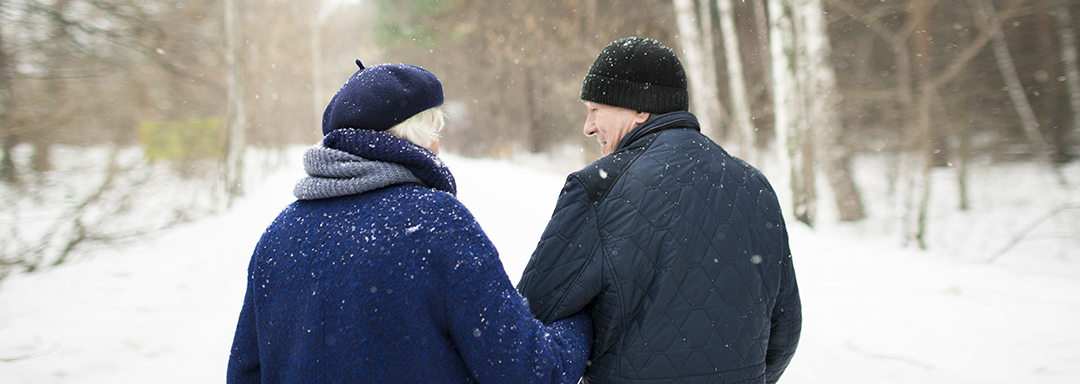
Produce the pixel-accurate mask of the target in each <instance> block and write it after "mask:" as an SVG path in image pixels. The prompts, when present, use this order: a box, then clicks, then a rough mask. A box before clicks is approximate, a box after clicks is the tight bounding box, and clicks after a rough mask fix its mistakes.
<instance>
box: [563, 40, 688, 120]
mask: <svg viewBox="0 0 1080 384" xmlns="http://www.w3.org/2000/svg"><path fill="white" fill-rule="evenodd" d="M581 100H585V101H591V102H594V103H600V104H605V105H610V106H615V107H621V108H627V109H633V110H635V111H640V112H649V113H653V114H663V113H668V112H676V111H686V110H687V109H688V108H689V107H690V94H689V92H688V91H687V83H686V73H685V72H684V71H683V67H682V63H680V62H679V57H678V56H676V55H675V52H674V51H672V50H671V49H670V48H668V47H666V46H664V45H663V44H661V43H660V42H658V41H656V40H653V39H647V38H642V37H628V38H625V39H619V40H616V41H614V42H612V43H611V44H608V46H607V47H604V49H603V50H602V51H600V54H599V55H597V56H596V60H594V61H593V64H592V67H590V68H589V73H588V74H587V75H585V79H584V81H582V84H581Z"/></svg>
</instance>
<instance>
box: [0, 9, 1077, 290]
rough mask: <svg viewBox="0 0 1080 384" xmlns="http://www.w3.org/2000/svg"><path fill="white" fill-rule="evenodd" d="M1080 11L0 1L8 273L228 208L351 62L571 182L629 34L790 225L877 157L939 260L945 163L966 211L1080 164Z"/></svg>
mask: <svg viewBox="0 0 1080 384" xmlns="http://www.w3.org/2000/svg"><path fill="white" fill-rule="evenodd" d="M1078 12H1080V2H1077V1H1068V0H964V1H935V0H745V1H743V0H740V1H735V0H713V1H709V0H700V1H696V0H672V1H666V0H637V1H627V0H612V1H600V0H551V1H533V2H523V1H515V2H510V1H480V0H441V1H439V0H417V1H391V0H363V1H348V0H339V1H335V0H320V1H303V2H298V1H288V0H259V1H254V0H188V1H150V0H0V21H2V23H3V24H2V25H0V149H2V157H0V182H2V187H0V192H2V194H0V225H2V231H0V279H2V278H3V277H4V276H7V275H8V274H10V273H12V272H22V271H26V272H34V271H38V270H41V269H43V268H45V267H48V266H51V265H58V264H61V263H63V262H64V261H66V260H68V259H69V258H70V257H71V256H72V255H76V254H78V252H80V251H82V250H85V249H87V248H88V247H91V246H94V245H105V244H113V243H116V242H122V241H125V240H130V239H135V238H138V237H140V236H143V235H145V234H148V233H152V232H154V231H157V230H160V229H164V228H169V227H172V226H174V225H176V224H179V223H183V222H187V221H190V220H192V219H194V218H197V217H201V216H204V215H208V214H212V213H215V212H219V211H220V210H222V209H227V208H228V206H229V204H230V202H231V201H232V199H233V198H234V197H235V196H239V195H241V194H242V193H243V192H244V186H245V184H247V183H245V180H251V179H254V178H258V177H259V175H261V174H265V173H267V172H271V171H272V170H273V169H274V168H275V167H276V166H277V165H278V164H281V162H282V158H281V156H282V154H283V153H285V149H287V148H289V147H291V146H296V145H311V144H313V143H314V142H316V141H318V139H319V137H320V135H319V132H320V120H321V115H322V111H323V108H324V107H325V104H326V103H327V102H328V100H329V99H330V97H331V96H332V95H333V94H334V92H336V90H337V88H338V87H339V86H340V85H341V84H342V83H343V82H344V81H345V80H346V79H347V78H348V77H349V75H351V74H352V73H353V72H354V71H355V70H356V69H357V68H356V66H355V64H354V63H353V61H354V60H355V59H360V60H361V61H363V62H364V63H365V64H366V65H373V64H378V63H384V62H404V63H410V64H415V65H419V66H422V67H424V68H427V69H429V70H431V71H432V72H433V73H435V74H436V75H437V76H438V77H440V79H442V82H443V85H444V87H445V93H446V97H447V102H446V104H445V105H444V108H445V109H446V110H447V111H448V112H449V113H450V116H451V118H450V120H449V122H448V125H447V128H446V131H445V132H444V139H443V142H442V148H443V150H445V151H447V152H450V153H454V154H458V155H463V156H469V157H488V158H500V159H521V158H523V157H529V158H542V159H545V160H544V161H546V162H548V163H551V164H556V165H557V166H560V167H564V168H565V169H566V170H571V169H575V168H576V167H580V166H582V165H584V164H587V163H588V162H590V161H591V160H593V159H596V158H597V157H599V151H598V148H597V146H596V145H595V142H594V141H593V139H591V138H586V137H584V136H582V135H581V129H580V127H581V124H582V122H583V120H584V108H583V107H582V106H581V104H580V102H579V101H578V92H579V89H580V84H581V79H582V78H583V76H584V74H585V72H586V71H587V70H588V68H589V66H590V64H591V63H592V60H593V59H594V58H595V56H596V54H597V53H598V52H599V51H600V49H602V48H603V47H604V46H605V45H607V44H608V43H609V42H611V41H613V40H616V39H618V38H622V37H627V36H645V37H650V38H654V39H657V40H659V41H661V42H663V43H664V44H666V45H668V46H670V47H672V48H674V49H675V50H676V51H677V52H678V53H679V55H680V57H681V58H682V60H683V63H684V66H685V67H686V68H687V73H688V75H689V77H690V81H691V94H692V106H691V111H692V112H695V114H696V115H697V116H698V117H699V119H700V120H701V122H702V126H703V131H704V132H705V133H706V134H707V135H708V136H709V137H711V138H712V139H713V140H715V141H717V142H718V143H720V144H721V145H723V146H724V147H725V148H727V149H728V150H729V151H730V152H732V153H733V154H735V155H736V156H739V157H742V158H744V159H746V160H748V161H750V162H751V163H753V164H755V165H757V166H759V167H760V168H762V169H764V170H765V171H766V174H768V175H769V177H770V179H772V180H773V183H774V184H775V185H777V186H778V189H780V190H781V192H782V196H783V197H784V203H785V212H786V213H787V214H788V215H789V216H790V217H791V220H800V221H802V222H805V223H807V224H810V225H814V224H815V223H816V222H819V221H821V220H838V221H854V222H857V221H860V220H865V219H866V218H867V214H868V213H867V212H866V211H865V209H864V207H863V202H862V197H861V196H860V194H859V190H860V186H859V185H858V184H857V183H856V180H854V179H853V177H852V176H851V175H852V167H853V166H854V165H855V164H857V163H858V162H859V161H863V160H864V159H868V158H873V159H875V160H879V161H883V162H884V163H885V164H887V166H886V167H883V169H884V170H885V171H884V172H885V175H883V179H884V180H886V181H887V183H888V187H887V188H888V190H889V191H890V193H889V196H890V198H892V199H894V200H895V204H893V205H894V206H895V207H896V208H895V209H896V211H897V214H896V217H897V220H896V223H895V228H894V230H895V231H896V232H897V234H898V235H897V237H898V238H899V239H900V240H901V241H902V242H904V243H905V244H909V245H911V246H917V247H921V248H927V247H928V243H927V240H926V237H927V234H926V231H927V229H926V220H927V217H928V215H927V210H929V209H930V207H931V206H932V204H931V203H930V201H929V199H930V196H931V194H930V190H931V188H933V186H934V183H935V182H937V183H941V182H942V181H940V180H939V179H934V178H933V177H932V175H933V174H934V172H935V170H938V169H942V168H952V169H955V174H956V175H957V177H956V178H955V179H954V180H949V181H947V182H949V183H955V184H956V187H955V189H956V191H957V195H958V198H957V204H956V207H955V209H956V210H958V211H963V210H966V209H969V202H968V200H969V199H968V197H967V196H968V195H969V194H970V191H968V190H967V187H966V185H967V184H966V180H967V176H966V175H967V174H968V169H969V167H977V166H982V165H988V164H1001V163H1015V162H1024V163H1034V164H1038V165H1039V166H1040V167H1043V168H1046V169H1047V170H1049V172H1055V173H1058V174H1059V175H1060V172H1063V171H1062V170H1063V169H1070V168H1067V167H1065V166H1066V165H1068V164H1070V163H1071V162H1075V159H1076V158H1077V156H1078V155H1080V118H1077V116H1080V65H1078V58H1077V53H1076V52H1077V40H1076V34H1075V31H1076V30H1077V28H1078V27H1080V21H1078V20H1077V17H1076V16H1074V15H1077V13H1078ZM1071 169H1075V168H1071ZM163 180H170V182H163ZM175 180H180V181H182V183H180V184H178V183H176V182H173V181H175ZM1060 180H1061V181H1062V182H1064V181H1065V180H1066V178H1065V177H1063V176H1062V177H1060ZM162 185H167V186H168V187H167V188H166V189H162V188H160V186H162ZM177 185H182V186H183V187H177ZM824 197H831V200H829V201H824ZM819 200H820V201H819ZM823 207H829V208H828V209H825V208H823ZM1078 208H1080V207H1078V206H1077V205H1076V203H1075V202H1073V201H1071V200H1062V201H1061V202H1060V203H1056V204H1050V209H1049V210H1048V211H1046V212H1044V215H1043V216H1041V217H1046V218H1050V217H1054V216H1056V215H1058V214H1060V213H1062V212H1073V211H1075V210H1077V209H1078ZM828 212H834V214H830V213H828ZM1041 217H1036V218H1033V220H1034V222H1033V223H1032V225H1036V224H1039V223H1040V222H1042V221H1045V220H1046V219H1043V218H1041ZM1025 231H1026V229H1024V228H1018V229H1017V230H1016V231H1014V232H1013V233H1012V235H1015V236H1016V237H1017V238H1018V239H1019V238H1022V237H1023V236H1024V235H1025V234H1026V233H1025ZM1075 235H1076V234H1075V233H1074V234H1072V235H1070V236H1075ZM991 256H992V257H995V255H991Z"/></svg>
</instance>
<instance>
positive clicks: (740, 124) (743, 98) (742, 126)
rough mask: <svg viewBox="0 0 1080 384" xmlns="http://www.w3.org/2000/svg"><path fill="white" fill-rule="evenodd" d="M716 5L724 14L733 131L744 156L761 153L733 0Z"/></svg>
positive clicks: (722, 1)
mask: <svg viewBox="0 0 1080 384" xmlns="http://www.w3.org/2000/svg"><path fill="white" fill-rule="evenodd" d="M716 8H717V9H718V10H719V14H720V29H721V32H722V33H723V37H724V55H725V57H726V59H727V60H726V62H727V80H728V89H729V91H730V93H731V125H732V127H733V128H734V129H731V130H730V131H731V132H732V133H733V135H734V136H735V140H733V141H734V142H735V143H736V145H737V148H738V151H739V153H740V156H743V157H746V158H752V157H755V156H757V155H756V152H757V151H756V149H755V147H754V131H755V130H756V129H755V128H754V122H753V121H752V120H751V119H750V116H751V114H750V102H749V98H750V97H749V95H748V94H747V90H746V80H745V77H744V75H743V60H742V52H741V51H740V50H739V32H738V29H736V27H735V11H734V7H733V6H732V0H716ZM752 162H756V161H752Z"/></svg>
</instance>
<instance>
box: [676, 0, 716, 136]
mask: <svg viewBox="0 0 1080 384" xmlns="http://www.w3.org/2000/svg"><path fill="white" fill-rule="evenodd" d="M672 3H673V4H674V5H675V20H676V23H677V25H678V28H679V45H680V46H681V47H682V55H681V56H682V57H683V58H684V59H685V60H684V62H683V67H684V68H685V69H686V77H687V80H688V81H689V83H690V84H689V86H690V105H691V107H692V108H693V109H694V110H696V111H701V113H698V114H697V118H698V123H700V124H701V132H702V133H704V134H705V135H706V136H709V137H714V138H719V136H718V135H719V133H720V132H721V131H720V127H719V122H714V121H712V120H711V118H712V116H711V115H710V114H709V111H710V110H719V108H717V107H713V106H712V105H713V104H714V103H715V105H719V104H720V102H719V99H718V97H717V94H716V86H715V84H716V83H715V81H713V82H712V83H710V82H709V81H708V80H709V79H710V78H712V79H714V80H715V76H712V77H710V76H709V75H708V74H707V73H709V72H710V71H715V67H713V68H709V67H706V62H705V54H706V53H705V49H704V46H703V45H702V32H701V31H700V24H699V23H697V22H695V21H694V20H695V18H696V17H700V15H699V14H698V12H697V11H696V9H695V6H694V2H693V0H672ZM713 73H715V72H713Z"/></svg>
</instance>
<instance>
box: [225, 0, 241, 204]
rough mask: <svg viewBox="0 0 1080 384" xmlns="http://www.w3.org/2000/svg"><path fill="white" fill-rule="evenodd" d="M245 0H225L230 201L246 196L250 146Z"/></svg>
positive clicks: (226, 181)
mask: <svg viewBox="0 0 1080 384" xmlns="http://www.w3.org/2000/svg"><path fill="white" fill-rule="evenodd" d="M238 1H242V0H225V34H226V41H227V42H226V45H227V48H226V49H227V52H226V62H227V64H228V66H229V69H228V78H227V82H228V97H229V105H228V122H227V123H226V129H227V139H226V143H227V147H226V149H225V151H226V152H225V166H224V179H225V192H226V194H227V196H228V204H229V205H232V202H233V200H234V199H235V198H237V197H240V196H241V195H243V182H244V149H245V147H246V146H247V138H246V133H247V132H246V128H247V116H246V113H245V110H244V82H243V78H244V63H243V60H242V58H243V56H242V50H243V46H242V45H241V33H240V32H241V26H240V7H239V4H237V2H238Z"/></svg>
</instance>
